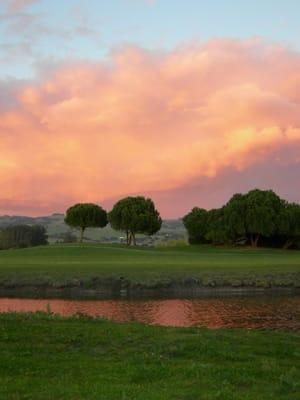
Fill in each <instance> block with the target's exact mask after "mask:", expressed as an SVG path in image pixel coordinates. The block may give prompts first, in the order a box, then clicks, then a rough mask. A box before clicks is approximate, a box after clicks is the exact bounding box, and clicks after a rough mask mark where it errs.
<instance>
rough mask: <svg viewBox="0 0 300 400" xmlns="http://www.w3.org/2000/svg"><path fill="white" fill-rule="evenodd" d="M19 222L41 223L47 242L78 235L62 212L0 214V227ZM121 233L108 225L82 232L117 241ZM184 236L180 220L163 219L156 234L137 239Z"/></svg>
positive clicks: (95, 238)
mask: <svg viewBox="0 0 300 400" xmlns="http://www.w3.org/2000/svg"><path fill="white" fill-rule="evenodd" d="M19 224H26V225H43V226H44V227H45V228H46V229H47V233H48V236H49V242H51V243H55V242H57V241H61V240H62V237H63V235H64V234H65V233H66V232H72V233H74V234H76V236H77V237H79V234H78V231H77V230H76V229H70V228H69V227H68V226H67V225H66V224H65V223H64V215H63V214H52V215H48V216H43V217H26V216H10V215H3V216H0V227H5V226H9V225H19ZM122 235H123V234H122V232H117V231H115V230H113V229H112V228H111V226H110V225H108V226H106V227H105V228H103V229H97V228H96V229H87V230H86V231H85V233H84V238H85V240H89V241H91V242H107V243H119V242H120V237H122ZM185 237H186V231H185V228H184V226H183V223H182V221H181V220H179V219H178V220H164V221H163V224H162V228H161V230H160V231H159V232H158V233H157V234H156V235H153V237H152V238H150V239H149V238H148V237H145V236H142V235H141V236H139V237H138V241H139V242H140V243H145V244H149V243H153V242H160V241H166V240H177V239H178V240H181V239H184V238H185Z"/></svg>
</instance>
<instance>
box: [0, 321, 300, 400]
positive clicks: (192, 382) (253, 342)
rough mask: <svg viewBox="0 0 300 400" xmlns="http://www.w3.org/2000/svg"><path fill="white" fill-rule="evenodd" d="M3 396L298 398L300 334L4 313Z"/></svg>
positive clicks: (11, 399) (12, 399)
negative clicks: (118, 322) (145, 324)
mask: <svg viewBox="0 0 300 400" xmlns="http://www.w3.org/2000/svg"><path fill="white" fill-rule="evenodd" d="M0 357H1V363H0V398H1V399H7V400H19V399H20V400H21V399H35V400H48V399H49V400H50V399H51V400H52V399H55V400H58V399H64V400H68V399H70V400H81V399H82V400H93V399H95V400H101V399H103V400H104V399H105V400H114V399H116V400H120V399H124V400H125V399H130V400H134V399H136V400H138V399H141V400H150V399H151V400H160V399H161V400H167V399H172V400H173V399H180V400H184V399H186V400H197V399H203V400H204V399H205V400H209V399H221V400H227V399H228V400H235V399H243V400H252V399H253V400H261V399H270V400H271V399H276V400H280V399H286V400H296V399H299V398H300V335H299V334H297V333H293V332H282V331H247V330H216V331H212V330H207V329H204V328H201V329H200V328H163V327H153V326H152V327H150V326H143V325H138V324H116V323H111V322H105V321H101V320H92V319H88V318H85V317H77V318H76V317H72V318H60V317H57V316H52V315H46V314H23V315H21V314H1V315H0Z"/></svg>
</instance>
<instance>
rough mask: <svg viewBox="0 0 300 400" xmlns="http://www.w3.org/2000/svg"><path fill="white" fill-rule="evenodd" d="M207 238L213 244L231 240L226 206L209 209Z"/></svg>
mask: <svg viewBox="0 0 300 400" xmlns="http://www.w3.org/2000/svg"><path fill="white" fill-rule="evenodd" d="M207 225H208V226H207V233H206V235H205V237H206V239H207V240H209V241H210V242H212V243H213V244H224V243H227V242H229V241H230V240H229V235H228V229H227V225H226V223H225V216H224V207H222V208H219V209H213V210H210V211H208V215H207Z"/></svg>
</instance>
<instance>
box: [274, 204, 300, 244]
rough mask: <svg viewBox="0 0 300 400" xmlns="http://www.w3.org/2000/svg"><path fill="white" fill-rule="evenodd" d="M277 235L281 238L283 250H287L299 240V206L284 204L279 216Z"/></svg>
mask: <svg viewBox="0 0 300 400" xmlns="http://www.w3.org/2000/svg"><path fill="white" fill-rule="evenodd" d="M278 234H279V235H280V236H281V237H283V239H284V241H283V248H284V249H288V248H289V247H291V246H292V245H293V244H294V243H295V241H296V240H297V239H299V238H300V205H299V204H295V203H285V206H284V207H283V209H282V210H281V213H280V214H279V222H278Z"/></svg>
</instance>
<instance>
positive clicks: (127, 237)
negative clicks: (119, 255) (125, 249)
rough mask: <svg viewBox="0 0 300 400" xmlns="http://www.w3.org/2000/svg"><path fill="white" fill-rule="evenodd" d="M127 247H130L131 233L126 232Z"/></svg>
mask: <svg viewBox="0 0 300 400" xmlns="http://www.w3.org/2000/svg"><path fill="white" fill-rule="evenodd" d="M126 245H127V246H129V232H128V231H126Z"/></svg>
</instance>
